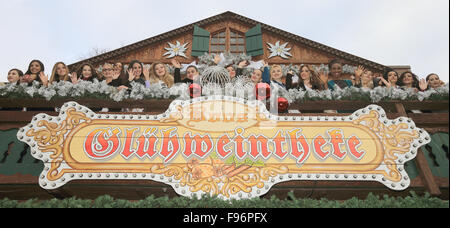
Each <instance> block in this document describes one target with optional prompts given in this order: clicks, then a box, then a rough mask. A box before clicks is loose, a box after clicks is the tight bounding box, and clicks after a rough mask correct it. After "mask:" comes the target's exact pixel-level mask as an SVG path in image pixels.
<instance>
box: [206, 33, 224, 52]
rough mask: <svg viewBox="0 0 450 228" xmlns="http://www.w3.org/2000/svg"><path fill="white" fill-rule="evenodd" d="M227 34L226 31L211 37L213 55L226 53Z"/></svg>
mask: <svg viewBox="0 0 450 228" xmlns="http://www.w3.org/2000/svg"><path fill="white" fill-rule="evenodd" d="M226 44H227V33H226V30H223V31H220V32H217V33H214V34H212V35H211V48H210V49H209V50H210V52H211V53H217V54H218V53H223V52H225V51H226Z"/></svg>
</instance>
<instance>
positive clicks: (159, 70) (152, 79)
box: [146, 62, 175, 88]
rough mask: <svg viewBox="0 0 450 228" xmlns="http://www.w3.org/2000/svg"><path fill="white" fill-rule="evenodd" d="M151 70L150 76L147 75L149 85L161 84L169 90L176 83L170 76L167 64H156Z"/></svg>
mask: <svg viewBox="0 0 450 228" xmlns="http://www.w3.org/2000/svg"><path fill="white" fill-rule="evenodd" d="M150 69H151V70H150V75H149V76H147V75H146V77H147V78H146V81H148V83H149V84H160V85H162V86H167V87H169V88H170V87H172V86H173V84H174V82H175V80H174V77H173V76H172V75H170V74H169V70H168V69H167V67H166V65H165V64H163V63H161V62H156V63H153V64H152V65H151V67H150Z"/></svg>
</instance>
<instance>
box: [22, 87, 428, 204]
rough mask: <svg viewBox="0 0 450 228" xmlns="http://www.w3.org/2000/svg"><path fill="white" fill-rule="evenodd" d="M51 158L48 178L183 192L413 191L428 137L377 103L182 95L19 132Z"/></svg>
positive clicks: (42, 119)
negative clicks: (269, 103)
mask: <svg viewBox="0 0 450 228" xmlns="http://www.w3.org/2000/svg"><path fill="white" fill-rule="evenodd" d="M18 138H19V139H20V140H22V141H24V142H26V143H28V144H29V145H30V147H31V151H32V155H33V156H34V157H35V158H37V159H40V160H42V161H44V163H45V168H44V171H43V172H42V174H41V178H40V181H39V183H40V185H41V186H42V187H43V188H45V189H55V188H58V187H61V186H62V185H64V184H66V183H67V182H69V181H71V180H78V179H83V180H85V179H89V180H92V179H98V180H105V179H135V180H136V179H138V180H139V179H143V180H144V179H145V180H154V181H159V182H163V183H166V184H169V185H171V186H172V187H173V188H174V189H175V191H176V192H177V193H178V194H180V195H184V196H193V195H197V196H199V195H201V194H210V195H218V196H219V197H222V198H226V199H229V198H249V197H257V196H260V195H263V194H265V193H267V191H269V190H270V188H271V186H273V185H274V184H277V183H280V182H283V181H290V180H341V181H342V180H346V181H351V180H358V181H361V180H363V181H378V182H381V183H383V184H385V185H386V186H387V187H389V188H391V189H394V190H404V189H406V188H407V187H408V186H409V184H410V180H409V178H408V175H407V173H406V172H405V170H404V163H405V162H407V161H409V160H411V159H413V158H414V157H415V155H416V153H417V148H419V147H420V146H422V145H425V144H427V143H429V140H430V137H429V135H428V133H426V132H425V131H424V130H421V129H418V128H416V127H415V125H414V123H413V122H412V121H411V120H410V119H407V118H399V119H397V120H388V119H387V118H386V114H385V112H384V110H383V109H382V108H380V107H379V106H376V105H371V106H369V107H367V108H364V109H361V110H359V111H356V112H355V113H353V114H352V115H350V116H346V117H323V116H322V117H320V116H311V117H304V116H302V117H300V116H285V117H281V116H276V115H272V114H270V113H269V112H268V111H267V110H266V108H265V105H264V104H263V103H261V102H259V101H247V100H242V99H239V98H234V97H223V96H211V97H201V98H195V99H193V100H190V101H174V102H173V103H172V104H171V105H170V107H169V110H168V111H167V112H166V113H164V114H161V115H154V116H151V115H115V114H97V113H94V112H92V111H91V110H89V109H88V108H86V107H83V106H80V105H78V104H77V103H75V102H70V103H67V104H65V105H64V106H63V107H62V109H61V112H60V115H59V116H58V117H51V116H47V115H45V114H39V115H37V116H36V117H35V118H34V119H33V121H32V123H31V124H29V125H27V126H26V127H24V128H22V129H21V130H20V131H19V132H18Z"/></svg>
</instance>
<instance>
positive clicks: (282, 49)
mask: <svg viewBox="0 0 450 228" xmlns="http://www.w3.org/2000/svg"><path fill="white" fill-rule="evenodd" d="M267 44H268V45H269V51H270V56H269V59H270V58H273V57H275V56H280V57H281V58H283V59H289V58H290V57H292V55H291V53H289V51H290V50H291V48H287V47H286V46H287V45H288V43H285V44H283V45H280V41H277V42H276V43H275V45H273V44H271V43H267ZM288 56H290V57H288Z"/></svg>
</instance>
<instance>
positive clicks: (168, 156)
mask: <svg viewBox="0 0 450 228" xmlns="http://www.w3.org/2000/svg"><path fill="white" fill-rule="evenodd" d="M176 130H177V128H176V127H171V128H168V129H165V130H161V134H162V138H163V142H162V143H163V145H162V149H161V153H160V154H161V156H162V157H163V158H164V163H168V162H169V161H170V160H172V159H173V158H174V157H175V155H176V154H177V153H178V151H179V149H180V144H179V142H178V135H177V134H176V133H175V132H176Z"/></svg>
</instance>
